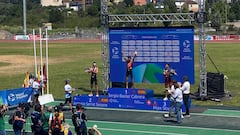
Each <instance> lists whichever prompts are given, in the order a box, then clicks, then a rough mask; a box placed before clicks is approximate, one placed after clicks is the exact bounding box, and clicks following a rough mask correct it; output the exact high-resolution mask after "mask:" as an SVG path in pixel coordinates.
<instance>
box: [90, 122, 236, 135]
mask: <svg viewBox="0 0 240 135" xmlns="http://www.w3.org/2000/svg"><path fill="white" fill-rule="evenodd" d="M90 122H99V123H110V124H124V125H126V124H128V125H142V126H156V127H169V128H183V129H184V128H187V129H202V130H221V131H230V132H237V133H240V130H230V129H217V128H202V127H187V126H172V125H154V124H142V123H141V124H140V123H126V122H109V121H94V120H92V121H90Z"/></svg>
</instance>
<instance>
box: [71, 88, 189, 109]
mask: <svg viewBox="0 0 240 135" xmlns="http://www.w3.org/2000/svg"><path fill="white" fill-rule="evenodd" d="M76 104H82V105H83V106H87V107H104V108H123V109H138V110H156V111H168V110H169V108H170V100H167V101H165V100H163V99H160V98H154V97H153V90H144V89H126V88H109V89H108V95H106V96H102V95H100V96H99V97H96V96H91V97H89V96H88V95H81V96H74V97H73V105H76ZM182 110H183V112H185V107H184V105H183V106H182Z"/></svg>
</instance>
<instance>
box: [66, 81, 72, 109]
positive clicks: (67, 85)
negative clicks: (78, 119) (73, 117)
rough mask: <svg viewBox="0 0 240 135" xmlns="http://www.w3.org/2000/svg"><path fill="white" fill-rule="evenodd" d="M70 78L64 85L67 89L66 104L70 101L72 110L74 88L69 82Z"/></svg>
mask: <svg viewBox="0 0 240 135" xmlns="http://www.w3.org/2000/svg"><path fill="white" fill-rule="evenodd" d="M69 82H70V80H66V81H65V86H64V90H65V103H64V105H65V104H67V103H69V108H70V110H72V91H73V90H74V89H73V88H72V87H71V85H70V84H69Z"/></svg>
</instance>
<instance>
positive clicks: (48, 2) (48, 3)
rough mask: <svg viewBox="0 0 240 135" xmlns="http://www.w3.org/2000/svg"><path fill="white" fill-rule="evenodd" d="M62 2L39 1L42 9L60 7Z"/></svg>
mask: <svg viewBox="0 0 240 135" xmlns="http://www.w3.org/2000/svg"><path fill="white" fill-rule="evenodd" d="M62 1H63V0H41V5H42V6H43V7H47V6H62Z"/></svg>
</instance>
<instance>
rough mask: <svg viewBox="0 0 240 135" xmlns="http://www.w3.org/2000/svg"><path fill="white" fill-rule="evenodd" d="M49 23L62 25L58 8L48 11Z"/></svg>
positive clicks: (62, 19)
mask: <svg viewBox="0 0 240 135" xmlns="http://www.w3.org/2000/svg"><path fill="white" fill-rule="evenodd" d="M49 22H51V23H63V22H64V17H63V14H62V12H61V11H60V10H59V9H58V8H52V9H51V10H50V12H49Z"/></svg>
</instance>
